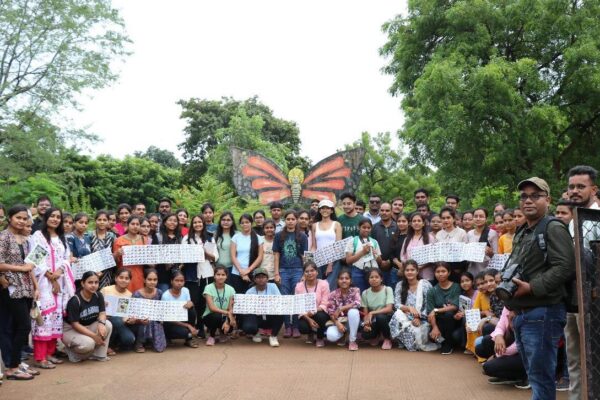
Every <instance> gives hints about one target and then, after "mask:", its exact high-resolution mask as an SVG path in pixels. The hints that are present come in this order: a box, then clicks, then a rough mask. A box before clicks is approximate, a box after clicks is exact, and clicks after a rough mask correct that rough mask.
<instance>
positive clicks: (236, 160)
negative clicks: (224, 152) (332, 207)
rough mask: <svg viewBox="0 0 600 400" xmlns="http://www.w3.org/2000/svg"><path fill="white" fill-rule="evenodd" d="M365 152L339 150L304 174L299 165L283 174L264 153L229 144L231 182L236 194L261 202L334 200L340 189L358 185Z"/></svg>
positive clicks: (342, 190)
mask: <svg viewBox="0 0 600 400" xmlns="http://www.w3.org/2000/svg"><path fill="white" fill-rule="evenodd" d="M364 155H365V152H364V150H363V149H353V150H346V151H341V152H339V153H336V154H333V155H331V156H329V157H327V158H325V159H323V160H321V161H319V162H318V163H317V164H316V165H315V166H313V167H312V168H311V169H310V170H309V171H308V172H307V173H306V176H305V175H304V172H303V171H302V170H301V169H300V168H292V169H291V170H290V171H289V172H288V174H287V176H286V175H285V173H284V172H283V171H282V170H281V168H279V167H278V166H277V164H275V163H274V162H273V161H271V160H269V159H268V158H266V157H264V156H263V155H261V154H259V153H257V152H254V151H252V150H242V149H240V148H237V147H232V148H231V157H232V160H233V169H234V172H233V183H234V185H235V188H236V189H237V191H238V194H240V195H242V196H251V197H258V199H259V201H260V203H261V204H269V203H271V202H274V201H280V202H282V203H289V202H293V203H295V204H297V203H299V202H310V201H311V200H313V199H318V200H323V199H329V200H331V201H333V202H335V201H336V198H337V197H339V195H340V194H341V193H342V192H345V191H351V192H353V191H356V189H357V188H358V181H359V178H360V167H361V164H362V162H363V158H364Z"/></svg>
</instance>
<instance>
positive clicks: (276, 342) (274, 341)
mask: <svg viewBox="0 0 600 400" xmlns="http://www.w3.org/2000/svg"><path fill="white" fill-rule="evenodd" d="M269 346H271V347H279V340H277V336H269Z"/></svg>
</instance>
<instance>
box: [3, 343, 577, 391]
mask: <svg viewBox="0 0 600 400" xmlns="http://www.w3.org/2000/svg"><path fill="white" fill-rule="evenodd" d="M280 342H281V347H279V348H270V347H269V345H268V343H267V342H266V341H264V342H263V343H261V344H255V343H252V342H251V341H249V340H248V339H245V338H240V339H237V340H235V341H231V342H229V343H225V344H217V345H216V346H214V347H206V346H204V345H201V346H200V348H198V349H190V348H187V347H183V346H181V345H174V346H173V347H169V348H168V349H167V350H166V351H165V352H164V353H162V354H156V353H154V352H152V351H147V352H146V353H144V354H135V353H122V354H118V355H117V356H114V357H112V360H111V361H109V362H104V363H102V362H94V361H86V362H83V363H80V364H63V365H59V366H58V367H57V368H56V369H55V370H52V371H42V375H40V376H38V377H37V378H35V380H33V381H30V382H15V381H6V380H5V381H4V385H3V386H2V387H0V399H2V400H12V399H27V400H32V399H44V400H71V399H98V400H109V399H126V400H137V399H140V400H160V399H189V400H197V399H210V400H220V399H261V400H284V399H302V400H325V399H331V400H337V399H356V400H358V399H366V400H370V399H377V400H385V399H394V400H404V399H406V400H409V399H410V400H415V399H427V400H436V399H443V400H454V399H457V400H471V399H485V400H493V399H502V400H505V399H510V400H519V399H523V400H525V399H529V398H530V396H531V392H530V391H528V390H519V389H515V388H513V387H508V386H493V385H489V384H488V383H487V378H486V377H485V376H483V375H482V373H481V368H480V366H479V365H478V364H477V362H476V361H475V360H474V359H473V358H472V357H469V356H466V355H463V354H453V355H450V356H442V355H440V354H437V353H434V354H432V353H409V352H407V351H404V350H398V349H393V350H391V351H383V350H380V349H379V348H370V347H368V346H366V345H364V346H362V347H361V349H360V350H359V351H357V352H349V351H347V350H346V349H343V348H339V347H337V346H334V345H328V346H327V347H325V348H324V349H317V348H315V347H314V346H311V345H308V344H304V340H303V339H282V340H280ZM566 398H567V396H566V394H565V393H560V394H559V395H558V399H560V400H564V399H566Z"/></svg>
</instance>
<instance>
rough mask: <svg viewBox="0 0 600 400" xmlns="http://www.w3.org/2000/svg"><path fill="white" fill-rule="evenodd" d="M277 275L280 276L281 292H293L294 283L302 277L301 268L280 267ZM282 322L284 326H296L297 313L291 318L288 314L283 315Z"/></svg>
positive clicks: (294, 288)
mask: <svg viewBox="0 0 600 400" xmlns="http://www.w3.org/2000/svg"><path fill="white" fill-rule="evenodd" d="M279 276H280V277H281V283H280V289H281V294H294V292H295V290H296V283H298V282H300V280H301V279H302V268H280V269H279ZM283 322H284V323H285V327H286V328H289V327H292V328H298V316H297V315H293V316H292V318H291V319H290V316H289V315H285V316H284V320H283Z"/></svg>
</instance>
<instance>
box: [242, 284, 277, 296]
mask: <svg viewBox="0 0 600 400" xmlns="http://www.w3.org/2000/svg"><path fill="white" fill-rule="evenodd" d="M246 294H259V295H261V296H267V295H271V296H281V292H280V291H279V288H278V287H277V285H276V284H274V283H271V282H267V288H266V290H264V291H261V292H260V293H259V292H258V291H257V290H256V286H252V287H251V288H250V289H248V290H247V291H246Z"/></svg>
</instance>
